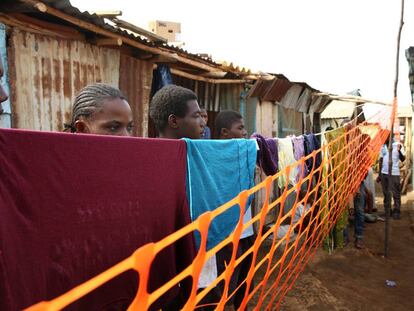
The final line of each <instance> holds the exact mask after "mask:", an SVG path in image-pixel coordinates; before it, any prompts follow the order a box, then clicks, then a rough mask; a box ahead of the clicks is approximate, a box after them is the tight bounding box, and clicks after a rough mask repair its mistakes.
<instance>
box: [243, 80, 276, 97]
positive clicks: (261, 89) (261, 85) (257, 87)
mask: <svg viewBox="0 0 414 311" xmlns="http://www.w3.org/2000/svg"><path fill="white" fill-rule="evenodd" d="M272 84H273V80H257V81H256V83H255V84H254V85H253V86H252V88H251V89H250V91H249V93H248V94H247V97H257V98H263V96H264V95H265V94H266V93H267V92H268V91H269V90H270V88H271V87H272Z"/></svg>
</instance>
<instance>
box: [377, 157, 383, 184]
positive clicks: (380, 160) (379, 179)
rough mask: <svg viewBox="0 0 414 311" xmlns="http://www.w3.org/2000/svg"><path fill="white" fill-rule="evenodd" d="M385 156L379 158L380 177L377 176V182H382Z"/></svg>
mask: <svg viewBox="0 0 414 311" xmlns="http://www.w3.org/2000/svg"><path fill="white" fill-rule="evenodd" d="M383 159H384V158H382V157H381V158H380V159H379V172H378V177H377V182H381V174H382V173H381V171H382V160H383Z"/></svg>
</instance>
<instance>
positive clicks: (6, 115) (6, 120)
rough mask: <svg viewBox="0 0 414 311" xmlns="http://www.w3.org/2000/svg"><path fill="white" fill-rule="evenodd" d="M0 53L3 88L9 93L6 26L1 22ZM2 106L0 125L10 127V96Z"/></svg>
mask: <svg viewBox="0 0 414 311" xmlns="http://www.w3.org/2000/svg"><path fill="white" fill-rule="evenodd" d="M0 54H1V60H2V64H3V69H4V74H3V80H2V83H3V88H4V90H5V91H6V92H7V94H10V87H9V70H8V67H9V66H8V61H7V48H6V27H5V26H4V25H3V24H0ZM1 106H2V108H3V113H2V114H1V115H0V127H2V128H10V127H11V118H10V115H11V110H10V98H9V99H8V100H6V101H4V102H3V103H1Z"/></svg>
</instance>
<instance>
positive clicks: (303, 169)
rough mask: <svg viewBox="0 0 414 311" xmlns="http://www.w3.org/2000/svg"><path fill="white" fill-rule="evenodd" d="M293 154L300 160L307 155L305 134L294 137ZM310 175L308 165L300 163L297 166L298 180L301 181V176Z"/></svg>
mask: <svg viewBox="0 0 414 311" xmlns="http://www.w3.org/2000/svg"><path fill="white" fill-rule="evenodd" d="M292 143H293V154H294V156H295V160H296V161H298V160H300V159H301V158H302V157H304V156H305V138H304V137H303V136H296V137H292ZM306 175H308V168H307V166H306V165H303V166H301V165H298V166H297V167H296V182H299V180H300V178H303V177H305V176H306Z"/></svg>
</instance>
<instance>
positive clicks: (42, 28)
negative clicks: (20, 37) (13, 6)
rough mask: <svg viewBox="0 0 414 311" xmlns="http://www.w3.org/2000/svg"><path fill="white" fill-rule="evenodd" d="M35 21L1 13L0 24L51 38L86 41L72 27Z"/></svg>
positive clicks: (25, 17) (14, 14)
mask: <svg viewBox="0 0 414 311" xmlns="http://www.w3.org/2000/svg"><path fill="white" fill-rule="evenodd" d="M33 20H35V19H33V18H31V17H29V16H26V15H24V14H19V13H12V14H7V15H6V14H3V13H0V22H2V23H3V24H5V25H8V26H11V27H17V28H19V29H21V30H24V31H28V32H32V33H36V34H41V35H48V36H51V37H58V38H64V39H72V40H80V41H84V40H85V36H84V35H83V34H82V33H80V32H78V31H76V30H75V29H71V28H70V27H65V26H61V25H56V24H53V23H48V22H44V21H36V22H35V23H33ZM55 26H56V27H55Z"/></svg>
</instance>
